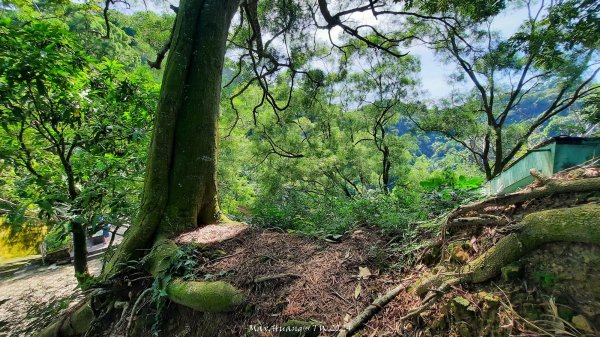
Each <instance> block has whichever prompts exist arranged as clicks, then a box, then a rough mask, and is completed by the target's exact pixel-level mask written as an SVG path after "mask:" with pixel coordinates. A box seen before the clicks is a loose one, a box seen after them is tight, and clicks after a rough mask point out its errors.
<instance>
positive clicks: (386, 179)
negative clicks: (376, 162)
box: [382, 145, 392, 194]
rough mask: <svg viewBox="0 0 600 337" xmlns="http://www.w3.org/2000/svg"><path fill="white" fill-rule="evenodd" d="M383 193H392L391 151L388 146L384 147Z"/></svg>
mask: <svg viewBox="0 0 600 337" xmlns="http://www.w3.org/2000/svg"><path fill="white" fill-rule="evenodd" d="M382 152H383V163H382V166H383V170H382V171H383V172H382V176H383V178H382V179H383V193H385V194H388V193H390V168H391V167H392V163H391V161H390V149H389V147H388V146H387V145H384V146H383V151H382Z"/></svg>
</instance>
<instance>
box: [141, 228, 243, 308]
mask: <svg viewBox="0 0 600 337" xmlns="http://www.w3.org/2000/svg"><path fill="white" fill-rule="evenodd" d="M177 250H178V247H177V244H176V243H175V242H174V241H172V240H169V239H164V238H162V239H159V240H157V241H156V244H155V245H154V248H153V249H152V251H151V252H150V254H148V256H147V260H148V264H149V271H150V273H151V274H152V275H153V276H154V277H160V276H161V275H163V274H164V273H165V272H167V271H168V269H169V267H170V266H171V264H172V263H173V262H174V259H175V257H176V253H177ZM165 289H166V292H167V296H168V298H169V299H170V300H171V301H173V302H175V303H178V304H181V305H184V306H186V307H189V308H192V309H194V310H197V311H201V312H225V311H230V310H232V309H233V308H234V307H236V306H237V305H239V304H240V303H241V302H242V301H243V296H242V292H241V291H240V290H238V289H237V288H236V287H234V286H233V285H231V284H229V283H227V282H223V281H216V282H196V281H186V280H183V279H180V278H175V279H174V280H171V281H169V284H167V285H165Z"/></svg>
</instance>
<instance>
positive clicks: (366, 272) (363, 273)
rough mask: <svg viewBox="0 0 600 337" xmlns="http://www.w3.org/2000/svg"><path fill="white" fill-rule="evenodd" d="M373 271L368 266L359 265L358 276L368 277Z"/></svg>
mask: <svg viewBox="0 0 600 337" xmlns="http://www.w3.org/2000/svg"><path fill="white" fill-rule="evenodd" d="M371 275H372V274H371V271H370V270H369V268H367V267H358V278H362V279H366V278H369V276H371Z"/></svg>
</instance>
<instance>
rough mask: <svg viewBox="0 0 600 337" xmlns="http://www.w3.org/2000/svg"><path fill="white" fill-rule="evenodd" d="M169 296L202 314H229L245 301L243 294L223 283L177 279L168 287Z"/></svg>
mask: <svg viewBox="0 0 600 337" xmlns="http://www.w3.org/2000/svg"><path fill="white" fill-rule="evenodd" d="M166 291H167V295H168V296H169V299H170V300H171V301H173V302H175V303H178V304H181V305H184V306H186V307H189V308H192V309H194V310H197V311H201V312H227V311H231V310H233V309H234V308H235V307H237V306H238V305H240V304H241V303H242V301H243V295H242V293H241V292H240V291H239V290H238V289H237V288H235V287H234V286H232V285H231V284H229V283H227V282H223V281H216V282H196V281H183V280H180V279H176V280H174V281H172V282H170V283H169V284H168V285H167V289H166Z"/></svg>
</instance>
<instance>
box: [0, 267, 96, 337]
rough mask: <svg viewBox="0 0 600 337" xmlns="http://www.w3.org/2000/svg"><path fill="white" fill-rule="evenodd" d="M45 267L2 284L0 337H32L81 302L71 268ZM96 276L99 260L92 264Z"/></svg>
mask: <svg viewBox="0 0 600 337" xmlns="http://www.w3.org/2000/svg"><path fill="white" fill-rule="evenodd" d="M55 267H56V268H55V269H54V267H52V268H48V266H41V267H37V268H34V269H31V270H27V271H25V272H23V273H20V274H19V275H16V276H13V277H11V278H8V279H3V280H1V281H0V336H1V337H30V336H31V335H32V334H33V332H35V331H38V330H39V329H40V328H42V327H44V326H45V325H47V324H49V323H50V322H52V321H53V320H54V319H56V317H58V316H59V315H60V314H61V313H63V312H65V311H66V310H68V308H70V307H71V306H72V305H74V304H75V303H76V302H77V300H78V299H80V298H81V296H82V295H81V291H80V290H79V289H78V288H77V280H76V279H75V274H74V271H73V266H72V265H70V264H67V265H62V266H55ZM89 268H90V272H91V273H92V274H94V273H97V272H99V271H100V268H101V262H100V260H99V259H97V260H91V261H89Z"/></svg>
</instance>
